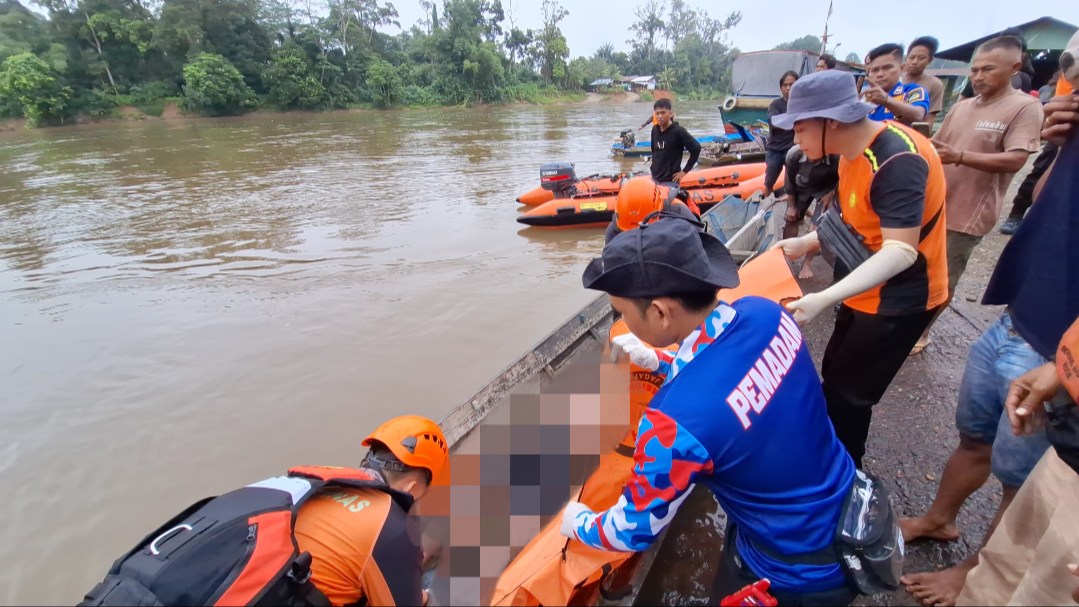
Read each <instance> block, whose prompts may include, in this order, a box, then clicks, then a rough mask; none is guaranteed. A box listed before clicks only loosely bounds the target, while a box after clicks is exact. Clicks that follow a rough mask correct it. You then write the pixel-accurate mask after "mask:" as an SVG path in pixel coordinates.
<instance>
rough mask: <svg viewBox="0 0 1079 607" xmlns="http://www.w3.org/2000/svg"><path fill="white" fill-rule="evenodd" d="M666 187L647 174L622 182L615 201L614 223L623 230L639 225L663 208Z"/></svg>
mask: <svg viewBox="0 0 1079 607" xmlns="http://www.w3.org/2000/svg"><path fill="white" fill-rule="evenodd" d="M666 199H667V187H665V186H659V185H657V184H656V182H655V181H652V178H651V177H649V176H647V175H641V176H639V177H634V178H632V179H630V180H629V181H627V182H625V183H624V184H622V189H620V190H618V200H617V201H616V202H615V206H614V211H615V215H614V217H615V225H616V226H618V229H619V230H622V231H623V232H625V231H627V230H632V229H633V228H636V227H637V226H639V225H641V221H643V220H644V218H645V217H648V216H649V215H651V214H652V213H655V212H656V211H662V210H663V203H664V201H665V200H666Z"/></svg>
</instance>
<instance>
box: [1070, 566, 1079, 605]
mask: <svg viewBox="0 0 1079 607" xmlns="http://www.w3.org/2000/svg"><path fill="white" fill-rule="evenodd" d="M1068 571H1071V572H1072V575H1074V576H1076V577H1079V565H1076V564H1075V563H1068ZM1072 600H1073V601H1075V602H1076V603H1079V586H1076V587H1075V590H1072Z"/></svg>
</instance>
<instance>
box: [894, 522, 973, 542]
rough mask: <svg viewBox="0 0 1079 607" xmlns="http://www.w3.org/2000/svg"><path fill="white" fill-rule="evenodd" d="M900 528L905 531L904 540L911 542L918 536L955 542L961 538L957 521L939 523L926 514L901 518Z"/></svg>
mask: <svg viewBox="0 0 1079 607" xmlns="http://www.w3.org/2000/svg"><path fill="white" fill-rule="evenodd" d="M899 528H900V529H901V530H902V531H903V541H904V542H910V541H913V540H916V539H918V538H922V537H924V538H928V539H931V540H941V541H944V542H954V541H955V540H957V539H959V529H958V528H957V527H956V526H955V523H944V524H943V525H938V524H937V523H934V522H932V521H930V520H929V519H927V518H926V517H924V516H920V517H917V518H901V519H899Z"/></svg>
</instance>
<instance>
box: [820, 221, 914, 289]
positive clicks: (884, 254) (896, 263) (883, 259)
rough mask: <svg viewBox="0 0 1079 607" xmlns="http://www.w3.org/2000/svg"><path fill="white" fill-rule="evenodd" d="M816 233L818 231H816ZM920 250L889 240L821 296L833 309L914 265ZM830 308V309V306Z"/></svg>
mask: <svg viewBox="0 0 1079 607" xmlns="http://www.w3.org/2000/svg"><path fill="white" fill-rule="evenodd" d="M814 233H816V232H814ZM917 260H918V250H917V249H915V248H914V247H912V246H910V245H909V244H907V243H905V242H902V241H899V240H885V241H884V244H883V245H881V248H880V250H879V251H877V252H876V253H874V254H873V255H872V256H871V257H870V258H869V259H867V260H865V262H863V263H862V265H860V266H858V267H857V268H855V269H854V271H852V272H851V273H850V274H848V275H847V276H846V277H845V278H843V280H841V281H839V282H837V283H835V284H834V285H832V286H830V287H828V288H827V289H825V290H823V291H821V292H820V293H818V294H817V295H818V296H819V297H821V298H823V299H825V300H827V301H828V306H833V305H835V304H837V303H839V302H841V301H843V300H844V299H847V298H850V297H854V296H855V295H858V294H859V293H864V292H866V291H868V290H869V289H872V288H873V287H876V286H877V285H881V284H884V283H885V282H887V281H888V279H890V278H892V277H893V276H895V275H896V274H899V273H900V272H902V271H903V270H906V269H907V268H909V267H911V266H912V265H914V262H915V261H917ZM826 307H827V306H826Z"/></svg>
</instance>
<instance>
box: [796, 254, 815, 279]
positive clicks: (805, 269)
mask: <svg viewBox="0 0 1079 607" xmlns="http://www.w3.org/2000/svg"><path fill="white" fill-rule="evenodd" d="M798 278H801V279H802V280H808V279H810V278H813V270H811V269H809V260H808V259H807V260H806V261H804V262H803V263H802V268H801V269H800V270H798Z"/></svg>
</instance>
